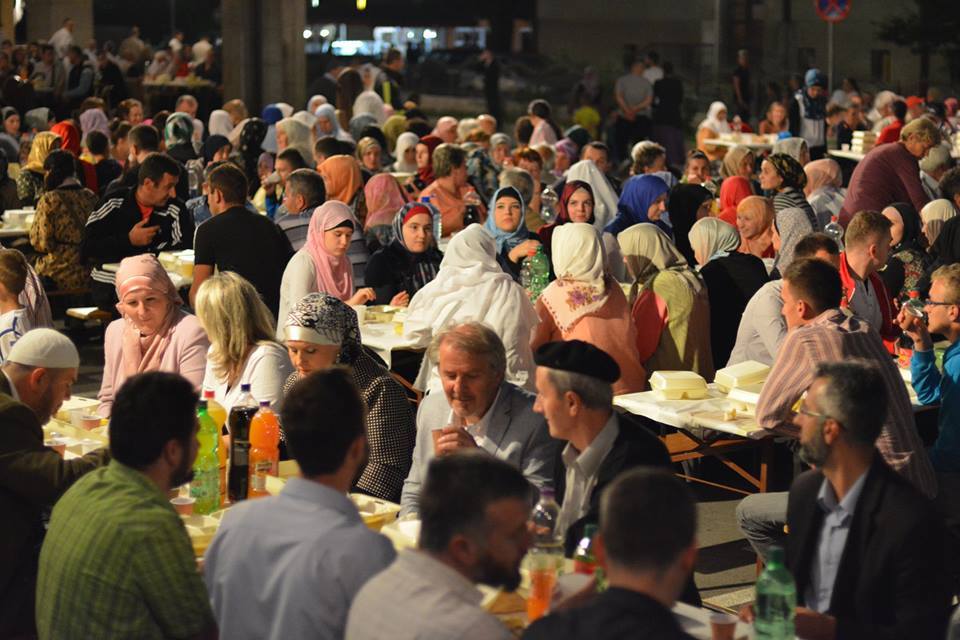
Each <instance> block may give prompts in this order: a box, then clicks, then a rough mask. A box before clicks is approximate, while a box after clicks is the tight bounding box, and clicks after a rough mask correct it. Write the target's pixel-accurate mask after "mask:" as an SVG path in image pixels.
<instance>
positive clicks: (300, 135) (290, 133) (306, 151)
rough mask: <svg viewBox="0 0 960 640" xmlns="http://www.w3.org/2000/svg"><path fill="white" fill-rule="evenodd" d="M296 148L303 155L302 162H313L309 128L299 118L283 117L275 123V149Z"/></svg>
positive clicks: (307, 163)
mask: <svg viewBox="0 0 960 640" xmlns="http://www.w3.org/2000/svg"><path fill="white" fill-rule="evenodd" d="M288 147H289V148H291V149H296V150H297V151H299V152H300V155H301V156H303V164H304V165H306V166H308V167H309V166H310V165H311V164H313V162H312V160H313V136H312V134H311V133H310V128H309V127H307V125H305V124H303V123H302V122H300V121H299V120H295V119H293V118H284V119H283V120H281V121H280V122H278V123H277V151H278V152H279V151H283V150H284V149H287V148H288Z"/></svg>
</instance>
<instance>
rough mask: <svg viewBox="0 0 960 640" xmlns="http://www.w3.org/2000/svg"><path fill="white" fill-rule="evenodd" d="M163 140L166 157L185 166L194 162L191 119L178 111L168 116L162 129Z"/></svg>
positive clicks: (194, 150)
mask: <svg viewBox="0 0 960 640" xmlns="http://www.w3.org/2000/svg"><path fill="white" fill-rule="evenodd" d="M163 140H164V142H165V143H166V145H167V151H166V153H167V155H168V156H170V157H171V158H173V159H174V160H176V161H177V162H179V163H180V164H183V165H185V164H187V162H189V161H190V160H195V159H196V157H197V151H196V149H194V148H193V118H191V117H190V115H189V114H186V113H182V112H180V111H178V112H176V113H172V114H170V117H169V118H167V123H166V124H165V125H164V127H163Z"/></svg>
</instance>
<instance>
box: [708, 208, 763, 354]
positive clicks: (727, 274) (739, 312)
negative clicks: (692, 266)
mask: <svg viewBox="0 0 960 640" xmlns="http://www.w3.org/2000/svg"><path fill="white" fill-rule="evenodd" d="M690 245H691V246H692V247H693V252H694V255H695V256H696V258H697V263H698V264H699V265H700V267H699V271H700V277H702V278H703V281H704V282H705V283H706V285H707V295H708V297H709V298H710V349H711V353H712V354H713V362H714V363H715V364H724V365H725V364H726V362H727V360H729V359H730V352H731V351H733V345H734V344H736V341H737V329H738V328H739V327H740V319H741V317H742V316H743V310H744V309H745V308H746V306H747V302H749V301H750V298H752V297H753V295H754V294H755V293H756V292H757V290H758V289H759V288H760V287H762V286H763V285H764V284H765V283H766V282H767V280H768V279H769V278H768V276H767V268H766V267H765V266H764V264H763V261H762V260H760V258H757V257H756V256H752V255H750V254H748V253H740V252H738V251H737V248H738V247H739V246H740V234H739V233H737V230H736V228H735V227H731V226H730V225H729V224H727V223H725V222H723V221H722V220H718V219H716V218H703V219H702V220H698V221H697V223H696V224H695V225H693V228H692V229H691V230H690Z"/></svg>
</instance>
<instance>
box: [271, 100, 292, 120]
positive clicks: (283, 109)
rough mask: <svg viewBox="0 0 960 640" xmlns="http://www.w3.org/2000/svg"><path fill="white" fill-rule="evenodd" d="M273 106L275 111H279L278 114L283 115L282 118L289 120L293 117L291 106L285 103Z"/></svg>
mask: <svg viewBox="0 0 960 640" xmlns="http://www.w3.org/2000/svg"><path fill="white" fill-rule="evenodd" d="M274 106H276V107H277V109H280V113H282V114H283V117H284V118H289V117H291V116H292V115H293V105H291V104H287V103H286V102H277V103H276V104H275V105H274Z"/></svg>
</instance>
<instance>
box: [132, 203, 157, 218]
mask: <svg viewBox="0 0 960 640" xmlns="http://www.w3.org/2000/svg"><path fill="white" fill-rule="evenodd" d="M134 199H135V200H136V198H134ZM137 207H139V208H140V218H141V219H142V220H143V221H144V222H146V221H147V220H149V219H150V214H152V213H153V207H148V206H145V205H143V204H140V201H139V200H137Z"/></svg>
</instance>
